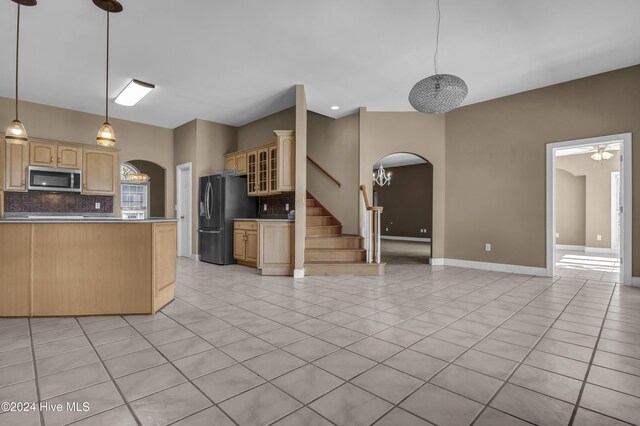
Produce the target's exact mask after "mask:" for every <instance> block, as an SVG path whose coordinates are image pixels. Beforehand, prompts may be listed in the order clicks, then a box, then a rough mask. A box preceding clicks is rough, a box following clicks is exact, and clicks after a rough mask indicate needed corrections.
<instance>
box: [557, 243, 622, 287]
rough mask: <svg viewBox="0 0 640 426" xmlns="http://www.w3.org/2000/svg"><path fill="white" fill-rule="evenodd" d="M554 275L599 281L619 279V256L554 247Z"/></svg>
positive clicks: (616, 280) (615, 280)
mask: <svg viewBox="0 0 640 426" xmlns="http://www.w3.org/2000/svg"><path fill="white" fill-rule="evenodd" d="M556 275H558V276H560V277H573V278H585V279H590V280H601V281H613V282H618V281H620V256H619V255H617V254H613V253H611V254H610V253H585V252H584V251H574V250H558V249H556Z"/></svg>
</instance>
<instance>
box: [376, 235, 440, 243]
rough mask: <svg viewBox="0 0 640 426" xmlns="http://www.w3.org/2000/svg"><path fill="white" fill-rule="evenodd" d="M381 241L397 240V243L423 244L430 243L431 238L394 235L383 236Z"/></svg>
mask: <svg viewBox="0 0 640 426" xmlns="http://www.w3.org/2000/svg"><path fill="white" fill-rule="evenodd" d="M380 239H381V240H396V241H418V242H422V243H430V242H431V238H418V237H396V236H394V235H381V236H380Z"/></svg>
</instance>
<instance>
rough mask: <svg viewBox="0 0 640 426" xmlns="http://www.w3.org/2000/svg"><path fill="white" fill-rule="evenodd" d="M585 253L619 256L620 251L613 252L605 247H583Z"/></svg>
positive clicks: (613, 250)
mask: <svg viewBox="0 0 640 426" xmlns="http://www.w3.org/2000/svg"><path fill="white" fill-rule="evenodd" d="M584 252H585V253H606V254H619V253H620V250H615V249H612V248H607V247H585V248H584Z"/></svg>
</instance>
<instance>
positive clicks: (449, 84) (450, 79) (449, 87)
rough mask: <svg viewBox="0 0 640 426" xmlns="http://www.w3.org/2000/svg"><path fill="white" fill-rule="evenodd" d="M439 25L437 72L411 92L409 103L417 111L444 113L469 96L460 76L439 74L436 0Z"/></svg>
mask: <svg viewBox="0 0 640 426" xmlns="http://www.w3.org/2000/svg"><path fill="white" fill-rule="evenodd" d="M436 4H437V9H438V25H437V32H436V51H435V53H434V55H433V65H434V68H435V74H434V75H432V76H430V77H427V78H425V79H422V80H420V81H419V82H417V83H416V84H415V86H413V88H412V89H411V92H409V103H411V106H412V107H414V108H415V109H416V110H417V111H420V112H424V113H427V114H442V113H445V112H449V111H451V110H453V109H455V108H457V107H458V106H459V105H460V104H461V103H462V101H464V98H466V97H467V93H468V91H469V90H468V88H467V84H466V83H465V82H464V80H462V79H461V78H460V77H457V76H455V75H451V74H438V45H439V42H440V0H436Z"/></svg>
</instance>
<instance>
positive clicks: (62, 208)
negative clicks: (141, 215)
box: [4, 192, 113, 213]
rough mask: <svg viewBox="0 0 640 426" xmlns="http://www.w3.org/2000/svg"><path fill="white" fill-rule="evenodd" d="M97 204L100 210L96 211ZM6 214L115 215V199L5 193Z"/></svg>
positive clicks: (63, 194) (92, 196)
mask: <svg viewBox="0 0 640 426" xmlns="http://www.w3.org/2000/svg"><path fill="white" fill-rule="evenodd" d="M96 203H100V208H99V209H96V207H95V206H96ZM4 208H5V212H6V213H113V197H108V196H103V195H80V194H65V193H55V194H54V193H49V192H5V193H4Z"/></svg>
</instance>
